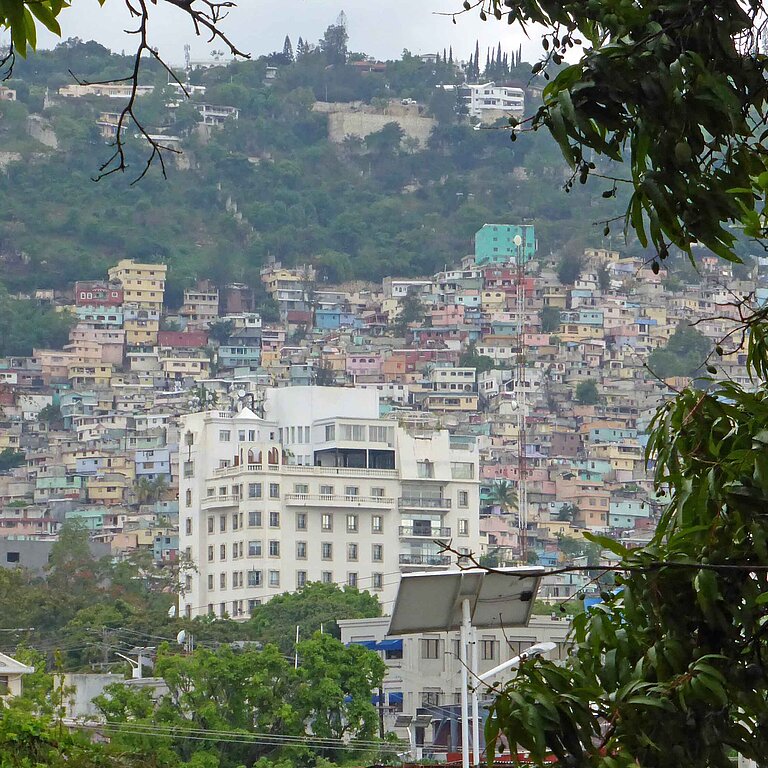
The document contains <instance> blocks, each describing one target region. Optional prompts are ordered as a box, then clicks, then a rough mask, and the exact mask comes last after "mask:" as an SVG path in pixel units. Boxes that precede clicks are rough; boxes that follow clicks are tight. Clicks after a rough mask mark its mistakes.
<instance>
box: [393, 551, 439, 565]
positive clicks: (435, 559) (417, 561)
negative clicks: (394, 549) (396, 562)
mask: <svg viewBox="0 0 768 768" xmlns="http://www.w3.org/2000/svg"><path fill="white" fill-rule="evenodd" d="M450 564H451V557H450V555H413V554H404V555H400V565H442V566H445V565H450Z"/></svg>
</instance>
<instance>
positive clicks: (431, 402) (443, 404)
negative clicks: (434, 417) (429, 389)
mask: <svg viewBox="0 0 768 768" xmlns="http://www.w3.org/2000/svg"><path fill="white" fill-rule="evenodd" d="M477 402H478V398H477V395H468V394H461V395H460V394H432V395H429V396H428V397H427V398H426V399H425V400H424V407H425V408H426V409H427V410H430V411H439V412H449V411H476V410H477Z"/></svg>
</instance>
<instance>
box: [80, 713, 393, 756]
mask: <svg viewBox="0 0 768 768" xmlns="http://www.w3.org/2000/svg"><path fill="white" fill-rule="evenodd" d="M77 727H82V728H89V729H93V730H104V731H109V732H112V733H121V732H122V733H128V734H131V735H137V736H153V737H156V738H176V739H191V740H196V741H214V742H219V743H229V744H263V745H268V746H306V747H313V748H316V749H344V750H348V751H361V750H380V751H394V752H400V751H402V749H403V748H407V744H405V742H389V743H387V742H379V741H372V740H366V739H364V740H360V741H351V742H350V741H344V740H343V739H339V738H324V737H319V736H312V735H311V734H310V735H305V736H291V735H288V734H272V733H258V732H243V731H218V730H208V729H202V728H189V729H186V728H182V729H180V728H178V727H172V726H158V725H151V724H148V723H147V724H143V723H136V722H129V723H121V722H118V721H114V720H112V721H110V720H108V721H106V722H105V723H78V724H77Z"/></svg>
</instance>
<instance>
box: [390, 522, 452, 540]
mask: <svg viewBox="0 0 768 768" xmlns="http://www.w3.org/2000/svg"><path fill="white" fill-rule="evenodd" d="M399 533H400V538H401V539H407V538H410V537H411V536H416V537H418V538H420V539H441V540H442V539H449V538H450V537H451V529H450V528H438V527H426V526H425V527H420V526H415V527H414V526H412V525H401V526H400V531H399Z"/></svg>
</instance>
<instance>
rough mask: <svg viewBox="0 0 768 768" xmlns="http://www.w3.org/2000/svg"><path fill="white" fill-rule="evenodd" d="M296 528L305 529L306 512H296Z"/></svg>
mask: <svg viewBox="0 0 768 768" xmlns="http://www.w3.org/2000/svg"><path fill="white" fill-rule="evenodd" d="M296 530H297V531H306V530H307V513H306V512H297V513H296Z"/></svg>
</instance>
